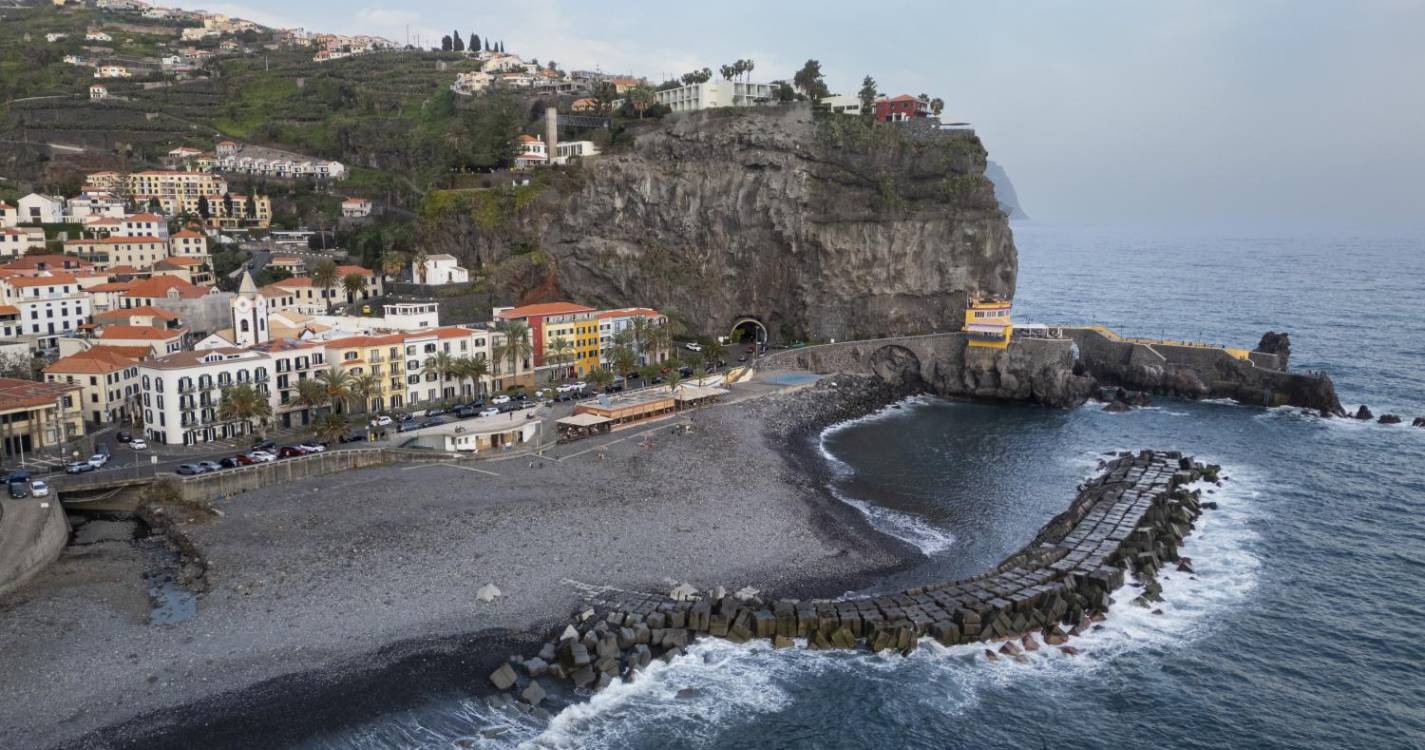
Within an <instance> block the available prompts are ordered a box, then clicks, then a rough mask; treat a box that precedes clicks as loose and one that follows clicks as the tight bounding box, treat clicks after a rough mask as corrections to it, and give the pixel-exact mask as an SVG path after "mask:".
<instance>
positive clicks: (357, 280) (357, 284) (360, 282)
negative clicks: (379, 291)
mask: <svg viewBox="0 0 1425 750" xmlns="http://www.w3.org/2000/svg"><path fill="white" fill-rule="evenodd" d="M341 286H342V288H343V289H345V290H346V299H347V301H348V302H355V301H356V297H357V295H359V294H361V293H363V292H365V291H366V274H364V273H357V272H355V271H352V272H351V273H349V274H347V275H346V277H345V278H343V279H342V280H341Z"/></svg>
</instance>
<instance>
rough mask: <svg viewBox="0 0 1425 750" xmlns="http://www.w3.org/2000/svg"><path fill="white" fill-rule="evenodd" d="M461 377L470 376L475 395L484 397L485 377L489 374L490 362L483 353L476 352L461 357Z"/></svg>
mask: <svg viewBox="0 0 1425 750" xmlns="http://www.w3.org/2000/svg"><path fill="white" fill-rule="evenodd" d="M460 360H461V370H463V372H462V373H461V375H462V377H467V378H470V379H471V380H472V381H474V384H475V395H477V396H479V397H481V398H484V396H485V378H486V377H487V376H489V374H490V362H489V360H487V359H485V355H484V354H476V355H475V356H473V357H461V358H460Z"/></svg>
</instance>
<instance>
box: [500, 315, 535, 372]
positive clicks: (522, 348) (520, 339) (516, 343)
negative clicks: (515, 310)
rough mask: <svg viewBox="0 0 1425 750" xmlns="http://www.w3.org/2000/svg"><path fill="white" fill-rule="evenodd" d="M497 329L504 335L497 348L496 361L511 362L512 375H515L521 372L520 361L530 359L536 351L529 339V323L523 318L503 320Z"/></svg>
mask: <svg viewBox="0 0 1425 750" xmlns="http://www.w3.org/2000/svg"><path fill="white" fill-rule="evenodd" d="M495 330H496V331H498V332H499V333H500V334H502V335H503V336H504V340H503V341H502V342H501V343H500V345H499V347H498V348H497V349H496V350H495V361H496V362H499V361H500V360H504V361H506V362H509V363H510V375H511V376H514V375H515V374H516V373H518V372H519V365H520V363H521V362H523V361H525V360H527V359H529V357H530V354H531V353H532V352H533V351H534V347H533V345H532V344H530V341H529V324H528V323H525V322H524V321H522V320H502V321H500V323H499V325H497V326H496V327H495Z"/></svg>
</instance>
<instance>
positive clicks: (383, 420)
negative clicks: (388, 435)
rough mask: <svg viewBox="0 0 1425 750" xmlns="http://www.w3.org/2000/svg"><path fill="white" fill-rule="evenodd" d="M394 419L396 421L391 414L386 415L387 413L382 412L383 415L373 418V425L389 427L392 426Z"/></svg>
mask: <svg viewBox="0 0 1425 750" xmlns="http://www.w3.org/2000/svg"><path fill="white" fill-rule="evenodd" d="M394 421H395V420H393V419H391V417H390V416H388V415H386V414H382V415H381V416H379V417H377V418H375V419H373V420H371V424H373V425H375V426H377V427H388V426H390V425H391V423H392V422H394Z"/></svg>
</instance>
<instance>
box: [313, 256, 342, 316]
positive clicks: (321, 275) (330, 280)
mask: <svg viewBox="0 0 1425 750" xmlns="http://www.w3.org/2000/svg"><path fill="white" fill-rule="evenodd" d="M338 273H340V272H339V271H337V270H336V261H334V260H332V259H330V258H327V259H325V260H322V261H321V262H319V263H317V265H316V266H314V267H313V268H312V284H313V285H314V286H316V287H317V288H318V289H320V290H322V297H323V298H324V299H326V300H327V312H331V309H332V302H331V299H330V297H329V296H328V295H327V291H328V290H330V289H331V288H332V287H335V286H336V283H337V274H338Z"/></svg>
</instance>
